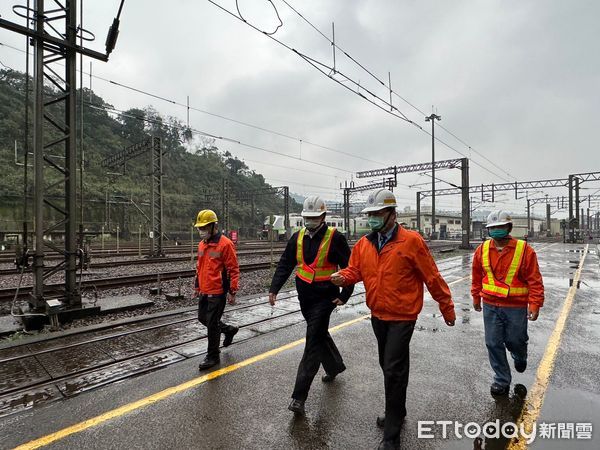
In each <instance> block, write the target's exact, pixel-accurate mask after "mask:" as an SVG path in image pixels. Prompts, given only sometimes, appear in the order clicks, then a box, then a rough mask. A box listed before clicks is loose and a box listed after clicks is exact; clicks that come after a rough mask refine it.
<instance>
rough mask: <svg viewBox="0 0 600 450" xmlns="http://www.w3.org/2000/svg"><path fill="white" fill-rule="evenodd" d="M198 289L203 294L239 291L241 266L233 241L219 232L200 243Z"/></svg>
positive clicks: (197, 270) (197, 269)
mask: <svg viewBox="0 0 600 450" xmlns="http://www.w3.org/2000/svg"><path fill="white" fill-rule="evenodd" d="M196 276H197V280H196V291H197V292H198V293H201V294H213V295H216V294H224V293H226V292H227V291H228V292H231V293H235V292H237V290H238V288H239V280H240V268H239V265H238V260H237V254H236V252H235V247H234V245H233V242H231V240H229V238H227V237H225V236H223V235H222V234H221V233H217V234H216V235H214V236H212V237H211V238H210V239H208V241H206V240H202V241H200V243H199V244H198V262H197V263H196Z"/></svg>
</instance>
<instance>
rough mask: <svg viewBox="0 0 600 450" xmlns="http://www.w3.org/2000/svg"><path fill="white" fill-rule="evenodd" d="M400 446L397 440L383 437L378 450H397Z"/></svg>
mask: <svg viewBox="0 0 600 450" xmlns="http://www.w3.org/2000/svg"><path fill="white" fill-rule="evenodd" d="M397 448H398V443H397V441H396V440H389V439H383V440H382V441H381V442H380V443H379V447H377V450H396V449H397Z"/></svg>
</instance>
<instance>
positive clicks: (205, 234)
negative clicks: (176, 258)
mask: <svg viewBox="0 0 600 450" xmlns="http://www.w3.org/2000/svg"><path fill="white" fill-rule="evenodd" d="M198 236H200V240H202V241H203V240H204V239H206V238H208V237H209V236H210V232H209V231H208V230H200V229H198Z"/></svg>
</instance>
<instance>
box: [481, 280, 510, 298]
mask: <svg viewBox="0 0 600 450" xmlns="http://www.w3.org/2000/svg"><path fill="white" fill-rule="evenodd" d="M483 289H484V291H488V292H497V293H498V294H502V295H503V296H505V297H507V296H508V292H509V291H508V289H507V288H503V287H501V286H495V285H493V284H486V283H483ZM511 291H512V289H511Z"/></svg>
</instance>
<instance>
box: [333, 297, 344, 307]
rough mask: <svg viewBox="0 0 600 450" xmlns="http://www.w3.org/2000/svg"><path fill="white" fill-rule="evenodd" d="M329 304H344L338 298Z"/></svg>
mask: <svg viewBox="0 0 600 450" xmlns="http://www.w3.org/2000/svg"><path fill="white" fill-rule="evenodd" d="M331 303H333V304H334V305H335V306H342V305H343V304H344V302H343V301H341V300H340V299H339V298H336V299H335V300H332V301H331Z"/></svg>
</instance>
